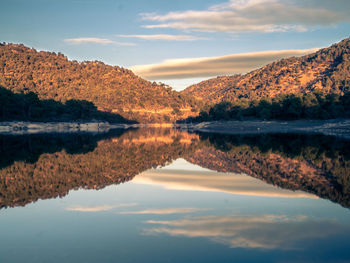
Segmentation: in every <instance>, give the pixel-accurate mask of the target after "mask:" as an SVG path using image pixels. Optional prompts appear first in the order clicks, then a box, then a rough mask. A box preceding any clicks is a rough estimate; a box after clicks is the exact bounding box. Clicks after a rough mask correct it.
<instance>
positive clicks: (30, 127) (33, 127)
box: [0, 121, 133, 135]
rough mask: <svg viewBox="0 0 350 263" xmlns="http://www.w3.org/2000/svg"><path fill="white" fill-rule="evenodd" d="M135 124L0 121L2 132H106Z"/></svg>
mask: <svg viewBox="0 0 350 263" xmlns="http://www.w3.org/2000/svg"><path fill="white" fill-rule="evenodd" d="M132 126H133V125H129V124H110V123H108V122H23V121H12V122H0V134H14V135H22V134H37V133H79V132H89V133H105V132H108V131H109V130H111V129H127V128H130V127H132Z"/></svg>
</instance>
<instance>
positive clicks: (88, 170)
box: [0, 128, 350, 209]
mask: <svg viewBox="0 0 350 263" xmlns="http://www.w3.org/2000/svg"><path fill="white" fill-rule="evenodd" d="M0 156H1V162H0V207H14V206H20V205H26V204H28V203H30V202H34V201H36V200H38V199H47V198H54V197H58V196H59V197H62V196H64V195H66V194H67V193H68V192H69V191H70V190H72V189H79V188H85V189H101V188H104V187H105V186H108V185H111V184H119V183H122V182H125V181H129V180H132V179H133V178H134V177H135V176H136V175H138V174H140V173H142V172H144V171H148V170H149V169H152V168H153V169H152V170H150V171H148V172H146V173H143V174H140V175H139V176H138V177H137V178H136V179H135V182H136V183H137V182H139V183H157V184H163V185H167V186H168V187H169V185H172V186H171V187H180V188H182V189H184V188H186V187H187V188H189V189H197V190H205V191H223V192H228V193H235V194H249V195H261V196H266V195H267V196H284V197H313V195H317V196H319V197H322V198H326V199H329V200H332V201H334V202H337V203H339V204H341V205H343V206H345V207H349V206H350V199H349V186H350V179H349V173H350V172H349V171H350V142H349V141H346V140H341V139H337V138H334V137H326V136H316V135H313V136H311V135H310V136H307V135H295V134H294V135H288V134H276V135H258V136H237V135H235V136H225V135H215V134H191V133H187V132H184V131H180V130H175V129H156V128H154V129H146V128H145V129H137V130H116V131H112V132H110V133H107V134H97V135H89V134H82V135H77V134H75V135H73V134H71V135H67V134H65V135H27V136H9V135H7V136H0ZM179 158H183V159H185V160H186V161H188V162H190V163H192V164H196V165H199V166H201V167H204V168H207V169H210V170H213V171H218V172H222V173H227V172H230V173H232V174H230V175H223V174H215V173H211V174H210V176H209V177H208V174H206V173H205V172H202V173H200V174H196V173H195V172H193V173H191V174H186V173H185V174H184V173H183V172H182V171H176V172H174V171H172V172H169V171H167V170H163V169H161V170H154V169H155V168H157V167H159V166H165V165H167V164H170V163H171V162H172V161H174V160H176V159H179ZM242 174H245V175H249V176H251V177H254V178H257V179H259V180H262V181H264V182H266V183H268V184H273V185H277V186H279V187H281V188H283V189H289V190H293V191H296V190H300V191H303V192H306V193H301V192H299V191H298V192H295V193H293V192H291V191H286V190H283V189H276V188H274V189H272V187H269V186H267V185H265V184H263V183H261V181H257V180H256V179H253V178H248V177H245V176H244V175H242ZM169 176H170V177H171V178H170V177H169ZM193 176H195V177H193ZM230 176H231V177H230ZM259 182H260V183H259ZM307 193H310V194H311V195H309V194H307ZM103 209H107V208H103Z"/></svg>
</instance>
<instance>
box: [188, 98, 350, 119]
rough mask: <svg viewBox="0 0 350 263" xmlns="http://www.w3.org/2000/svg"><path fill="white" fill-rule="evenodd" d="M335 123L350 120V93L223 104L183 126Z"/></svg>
mask: <svg viewBox="0 0 350 263" xmlns="http://www.w3.org/2000/svg"><path fill="white" fill-rule="evenodd" d="M247 118H255V119H263V120H272V119H278V120H296V119H333V118H350V92H346V93H345V94H344V95H339V94H327V95H325V94H323V93H320V92H313V93H307V94H303V95H295V94H290V95H280V96H277V97H274V98H264V99H261V100H252V101H248V100H246V99H240V100H236V101H235V102H221V103H218V104H216V105H214V106H212V107H210V108H207V109H206V110H204V111H202V112H200V114H199V116H198V117H189V118H187V119H186V120H183V121H182V122H201V121H211V120H244V119H247Z"/></svg>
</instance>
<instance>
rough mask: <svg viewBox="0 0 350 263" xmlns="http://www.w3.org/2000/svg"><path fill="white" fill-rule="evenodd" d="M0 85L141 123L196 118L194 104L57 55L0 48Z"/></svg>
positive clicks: (127, 75) (162, 88)
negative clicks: (86, 103)
mask: <svg viewBox="0 0 350 263" xmlns="http://www.w3.org/2000/svg"><path fill="white" fill-rule="evenodd" d="M0 86H3V87H5V88H6V89H9V90H11V91H13V92H16V93H22V92H24V93H27V92H30V91H32V92H34V93H36V94H38V96H39V98H40V99H54V100H57V101H61V102H65V101H67V100H69V99H77V100H87V101H90V102H92V103H94V104H95V105H96V106H97V107H98V109H99V110H104V111H108V112H113V113H118V114H120V115H122V116H123V117H125V118H128V119H131V120H137V121H140V122H169V121H173V120H175V119H177V118H179V117H185V116H190V115H193V114H195V113H194V111H195V110H194V108H196V100H194V99H192V98H190V97H188V96H187V95H184V94H180V93H179V92H177V91H174V90H172V89H171V88H170V87H168V86H166V85H163V84H157V83H155V82H153V83H152V82H149V81H147V80H145V79H142V78H140V77H138V76H136V75H135V74H134V73H133V72H132V71H130V70H128V69H124V68H121V67H118V66H109V65H106V64H104V63H102V62H99V61H90V62H81V63H79V62H77V61H70V60H68V59H67V57H65V56H64V55H62V54H61V53H58V54H56V53H54V52H45V51H40V52H38V51H36V50H35V49H31V48H28V47H26V46H24V45H22V44H5V43H3V44H0Z"/></svg>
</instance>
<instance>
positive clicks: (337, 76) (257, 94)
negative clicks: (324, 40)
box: [182, 38, 350, 104]
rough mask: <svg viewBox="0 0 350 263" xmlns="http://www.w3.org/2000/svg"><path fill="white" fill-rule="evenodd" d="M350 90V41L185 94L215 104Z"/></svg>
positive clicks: (210, 82)
mask: <svg viewBox="0 0 350 263" xmlns="http://www.w3.org/2000/svg"><path fill="white" fill-rule="evenodd" d="M349 87H350V38H348V39H345V40H343V41H341V42H339V43H338V44H335V45H332V46H331V47H329V48H324V49H320V50H319V51H317V52H315V53H313V54H309V55H306V56H303V57H298V58H297V57H291V58H287V59H282V60H280V61H277V62H274V63H271V64H268V65H266V66H264V67H262V68H260V69H257V70H254V71H252V72H250V73H247V74H245V75H234V76H222V77H217V78H213V79H209V80H206V81H202V82H200V83H198V84H195V85H192V86H190V87H188V88H187V89H185V90H184V91H183V92H182V94H185V95H191V96H195V97H196V98H198V99H200V100H202V101H203V102H205V103H209V104H214V103H219V102H222V101H230V102H232V101H235V100H238V99H246V100H254V99H261V98H266V97H269V98H273V97H276V96H278V95H280V94H299V93H309V92H314V91H321V92H323V93H336V94H343V93H344V92H346V91H349V90H350V88H349Z"/></svg>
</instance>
